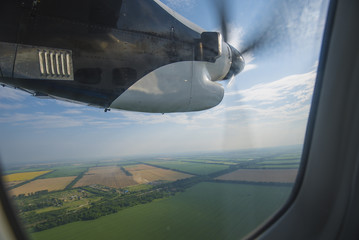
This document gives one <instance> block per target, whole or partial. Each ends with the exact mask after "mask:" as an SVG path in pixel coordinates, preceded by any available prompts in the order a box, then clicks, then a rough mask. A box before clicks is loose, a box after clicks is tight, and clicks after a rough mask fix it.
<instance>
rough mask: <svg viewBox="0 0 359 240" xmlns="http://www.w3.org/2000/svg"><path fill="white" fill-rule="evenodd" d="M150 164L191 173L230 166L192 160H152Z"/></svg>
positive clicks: (211, 171) (217, 169)
mask: <svg viewBox="0 0 359 240" xmlns="http://www.w3.org/2000/svg"><path fill="white" fill-rule="evenodd" d="M148 163H149V164H153V165H154V166H159V167H164V168H168V169H173V170H178V171H183V172H186V173H189V174H196V175H207V174H210V173H214V172H218V171H221V170H224V169H226V168H228V165H225V164H209V163H203V162H190V161H150V162H148Z"/></svg>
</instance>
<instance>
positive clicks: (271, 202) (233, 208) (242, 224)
mask: <svg viewBox="0 0 359 240" xmlns="http://www.w3.org/2000/svg"><path fill="white" fill-rule="evenodd" d="M290 189H291V188H290V187H285V186H260V185H249V184H228V183H208V182H203V183H200V184H197V185H195V186H194V187H191V188H189V189H187V190H186V191H185V192H183V193H178V194H176V196H174V197H171V198H167V199H162V200H157V201H154V202H152V203H148V204H144V205H137V206H135V207H131V208H127V209H124V210H122V211H120V212H118V213H116V214H111V215H108V216H104V217H101V218H98V219H96V220H91V221H81V222H75V223H70V224H67V225H63V226H59V227H56V228H52V229H49V230H45V231H42V232H37V233H34V234H32V238H33V239H34V240H45V239H46V240H47V239H53V240H56V239H61V240H63V239H66V240H71V239H74V240H75V239H76V240H82V239H84V240H85V239H86V240H91V239H131V240H132V239H141V240H142V239H156V240H160V239H166V240H167V239H196V240H197V239H216V240H217V239H239V238H241V237H243V236H245V235H246V234H247V233H248V232H250V231H251V230H253V229H254V228H255V227H257V226H258V225H259V224H260V223H262V222H263V221H264V220H265V219H267V218H268V217H269V216H270V215H271V214H273V213H274V212H275V211H276V210H277V209H278V208H279V207H280V206H281V205H282V204H283V203H284V202H285V200H286V199H287V197H288V195H289V193H290Z"/></svg>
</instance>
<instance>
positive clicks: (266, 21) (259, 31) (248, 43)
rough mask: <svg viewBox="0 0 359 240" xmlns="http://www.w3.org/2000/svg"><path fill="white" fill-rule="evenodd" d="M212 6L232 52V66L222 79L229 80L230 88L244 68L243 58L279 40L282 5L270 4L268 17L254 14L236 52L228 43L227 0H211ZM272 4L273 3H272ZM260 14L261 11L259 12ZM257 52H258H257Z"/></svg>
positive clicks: (229, 27)
mask: <svg viewBox="0 0 359 240" xmlns="http://www.w3.org/2000/svg"><path fill="white" fill-rule="evenodd" d="M212 1H213V3H214V4H213V5H214V7H215V9H216V12H215V14H216V15H217V21H218V23H219V25H220V32H221V34H222V37H223V40H224V41H225V42H226V43H227V44H228V45H229V46H230V48H231V51H232V66H231V69H230V71H229V73H228V74H227V76H226V77H225V78H224V80H229V83H228V84H227V86H231V85H232V84H233V82H234V76H235V75H237V74H238V73H239V72H240V71H242V70H243V68H244V62H245V60H246V59H245V58H248V56H253V55H254V52H256V53H257V51H256V50H260V49H263V47H264V46H266V45H267V44H268V43H270V42H274V40H276V39H278V38H279V32H280V31H278V29H276V28H277V27H278V26H281V25H283V24H278V23H280V21H282V22H283V18H282V16H281V15H282V14H279V13H280V11H283V6H284V5H278V4H272V8H273V9H271V11H267V12H269V15H266V16H262V15H260V14H259V12H258V14H255V16H254V19H255V20H256V21H253V23H252V25H251V29H250V30H252V32H251V33H250V34H247V35H246V36H245V37H246V38H243V36H242V37H241V38H242V41H243V40H244V41H243V42H242V41H241V45H240V46H239V48H238V50H237V49H236V48H234V47H233V46H231V45H230V44H229V43H228V41H229V35H230V32H231V26H229V9H230V8H229V7H230V5H229V1H228V0H212ZM272 3H273V1H272ZM239 11H245V9H240V10H239ZM260 13H261V14H262V13H263V11H260ZM258 52H259V51H258Z"/></svg>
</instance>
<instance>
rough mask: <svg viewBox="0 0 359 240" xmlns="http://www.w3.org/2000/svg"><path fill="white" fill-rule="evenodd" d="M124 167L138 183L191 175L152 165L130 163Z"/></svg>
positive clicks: (170, 179) (171, 179)
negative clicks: (130, 164)
mask: <svg viewBox="0 0 359 240" xmlns="http://www.w3.org/2000/svg"><path fill="white" fill-rule="evenodd" d="M124 168H125V169H126V170H127V171H129V172H130V173H131V174H132V175H133V179H134V180H135V181H136V182H138V183H139V184H142V183H148V182H153V181H158V180H164V181H176V180H178V179H183V178H189V177H192V175H189V174H185V173H180V172H175V171H171V170H167V169H162V168H157V167H152V166H149V165H145V164H138V165H132V166H127V167H124Z"/></svg>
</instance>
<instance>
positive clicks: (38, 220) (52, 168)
mask: <svg viewBox="0 0 359 240" xmlns="http://www.w3.org/2000/svg"><path fill="white" fill-rule="evenodd" d="M299 159H300V155H299V153H298V152H290V151H287V152H283V153H281V152H280V151H278V150H275V151H274V150H268V151H267V150H266V151H244V152H243V155H242V154H240V153H237V152H231V153H228V154H227V155H223V154H213V155H203V156H198V155H197V156H179V157H170V158H167V157H163V158H160V157H157V158H146V157H143V158H138V159H134V158H132V159H131V160H126V159H125V160H123V161H122V160H121V161H118V162H116V161H101V162H91V163H85V162H84V163H76V162H71V163H69V164H65V163H59V164H48V165H46V164H43V165H41V168H39V167H38V165H34V166H31V165H29V166H28V167H27V168H26V169H23V171H24V173H25V172H29V169H40V170H42V171H44V172H45V173H44V175H38V176H37V177H34V178H32V179H30V180H26V181H24V182H23V183H22V184H23V185H22V186H21V184H19V185H17V186H15V188H13V189H12V190H10V191H12V193H13V194H14V195H17V196H16V197H14V199H15V201H16V202H17V204H18V209H19V216H20V217H21V218H23V220H24V222H25V223H26V228H27V229H28V231H29V232H31V234H32V235H33V237H34V239H47V237H48V235H46V234H50V233H53V234H56V237H58V238H59V239H64V238H65V239H66V238H68V239H91V237H92V239H97V238H99V236H100V235H101V237H105V238H106V239H117V238H118V236H120V235H121V236H122V237H123V238H124V239H144V238H145V239H176V238H177V239H226V238H227V239H232V238H237V237H234V236H243V234H246V233H248V231H250V230H251V229H253V228H254V227H255V226H256V225H257V224H259V223H260V222H261V221H262V220H263V219H265V218H267V217H268V216H269V215H270V214H271V213H273V211H275V209H277V208H278V207H280V205H281V204H282V203H283V202H284V201H285V199H286V197H287V196H288V194H289V192H290V189H291V186H292V185H293V182H294V180H295V176H296V173H297V167H298V166H299ZM11 171H12V172H13V173H15V172H16V171H18V170H17V169H11ZM19 171H20V170H19ZM61 179H64V180H63V182H61V181H60V180H61ZM65 179H67V180H66V181H65ZM15 190H16V191H21V193H20V192H18V193H14V191H15ZM43 190H46V191H43ZM253 209H254V210H253ZM113 221H116V227H115V226H114V225H113V224H114V223H113ZM95 223H96V224H95ZM92 224H94V225H92ZM97 225H98V226H99V227H96V226H97ZM111 226H112V227H111ZM238 226H240V227H238ZM84 228H87V230H86V233H84V232H82V233H81V231H83V229H84ZM139 228H140V229H141V231H138V230H136V229H139ZM58 229H62V230H58ZM95 229H97V230H95ZM109 229H111V231H109ZM92 230H93V231H95V232H92ZM57 231H60V232H57ZM76 232H78V233H76ZM87 232H89V233H87ZM67 233H69V235H66V234H67ZM96 234H97V235H96ZM70 235H71V236H70ZM116 236H117V237H116ZM56 237H55V236H51V239H56Z"/></svg>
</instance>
